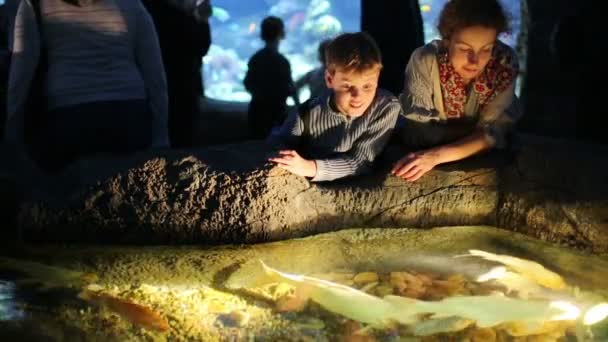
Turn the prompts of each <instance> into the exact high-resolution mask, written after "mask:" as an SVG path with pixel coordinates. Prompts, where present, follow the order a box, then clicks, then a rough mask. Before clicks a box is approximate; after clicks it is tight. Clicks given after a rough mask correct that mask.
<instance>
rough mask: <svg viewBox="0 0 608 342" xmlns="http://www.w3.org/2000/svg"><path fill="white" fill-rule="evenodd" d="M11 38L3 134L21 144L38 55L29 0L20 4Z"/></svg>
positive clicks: (36, 27) (38, 45)
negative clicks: (26, 105) (25, 112)
mask: <svg viewBox="0 0 608 342" xmlns="http://www.w3.org/2000/svg"><path fill="white" fill-rule="evenodd" d="M12 42H13V46H12V56H11V64H10V70H9V80H8V88H7V94H6V96H7V116H6V125H5V128H4V129H5V132H4V133H5V134H4V137H5V139H6V141H7V142H9V143H14V144H22V143H23V135H24V112H23V111H24V110H25V108H24V106H25V104H26V102H27V96H28V95H29V93H30V91H29V90H30V86H31V82H32V78H33V77H34V72H35V71H36V65H37V64H38V62H39V61H38V60H39V58H40V37H39V34H38V25H37V23H36V15H35V13H34V8H33V7H32V4H31V2H30V1H29V0H24V1H21V3H20V4H19V9H18V10H17V16H16V18H15V29H14V30H13V39H12Z"/></svg>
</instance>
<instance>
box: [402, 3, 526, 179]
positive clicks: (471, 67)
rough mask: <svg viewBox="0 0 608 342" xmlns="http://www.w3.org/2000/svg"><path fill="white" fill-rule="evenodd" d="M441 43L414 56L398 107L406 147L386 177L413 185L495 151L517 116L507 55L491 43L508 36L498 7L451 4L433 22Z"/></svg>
mask: <svg viewBox="0 0 608 342" xmlns="http://www.w3.org/2000/svg"><path fill="white" fill-rule="evenodd" d="M438 29H439V32H440V34H441V37H442V39H441V40H435V41H432V42H430V43H428V44H426V45H424V46H422V47H420V48H418V49H416V50H415V51H414V53H413V54H412V56H411V58H410V61H409V63H408V65H407V67H406V71H405V83H404V84H405V86H404V90H403V93H402V94H401V96H400V97H401V103H402V106H403V113H404V116H405V120H404V121H405V122H404V124H403V129H402V131H401V135H402V138H403V140H404V142H405V143H406V145H408V146H409V147H413V148H415V149H418V151H417V152H413V153H409V154H407V155H406V156H404V157H403V158H401V159H400V160H399V161H398V162H397V163H396V164H395V165H394V167H393V169H392V174H394V175H396V176H398V177H401V178H403V179H405V180H406V181H415V180H417V179H419V178H420V177H422V176H423V175H424V174H425V173H427V172H428V171H429V170H431V169H432V168H433V167H435V166H436V165H439V164H442V163H447V162H452V161H457V160H461V159H464V158H467V157H469V156H471V155H474V154H477V153H480V152H482V151H486V150H488V149H491V148H494V147H496V148H502V147H504V146H505V144H506V141H505V140H506V135H507V133H508V132H509V130H510V129H511V127H512V126H513V124H514V123H515V122H516V121H517V120H518V119H519V117H520V116H521V114H520V113H521V111H520V108H519V105H518V101H517V98H516V96H515V93H514V86H515V79H516V76H517V73H518V65H517V57H516V55H515V52H514V51H513V49H512V48H510V47H509V46H507V45H506V44H504V43H502V42H501V41H500V40H498V39H497V37H498V35H499V34H501V33H503V32H506V31H507V30H508V24H507V18H506V16H505V14H504V11H503V9H502V7H501V6H500V4H499V2H498V1H497V0H451V1H449V2H447V3H446V5H445V7H444V8H443V9H442V11H441V14H440V17H439V25H438Z"/></svg>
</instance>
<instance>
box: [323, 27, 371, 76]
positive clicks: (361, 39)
mask: <svg viewBox="0 0 608 342" xmlns="http://www.w3.org/2000/svg"><path fill="white" fill-rule="evenodd" d="M325 65H326V68H327V71H328V72H329V73H330V74H333V73H335V72H336V70H338V69H339V70H340V71H344V72H351V71H354V72H357V73H361V72H365V71H368V70H372V69H375V68H377V69H378V70H381V69H382V57H381V55H380V49H379V48H378V45H376V42H375V41H374V39H373V38H372V37H371V36H370V35H368V34H367V33H365V32H355V33H343V34H341V35H339V36H337V37H336V38H334V39H332V41H331V42H330V43H329V44H328V45H327V47H326V49H325Z"/></svg>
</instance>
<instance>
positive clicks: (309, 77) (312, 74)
mask: <svg viewBox="0 0 608 342" xmlns="http://www.w3.org/2000/svg"><path fill="white" fill-rule="evenodd" d="M330 42H331V40H329V39H326V40H323V41H322V42H320V43H319V47H318V48H317V58H318V59H319V63H320V65H319V66H318V67H317V68H314V69H312V70H310V71H309V72H307V73H305V74H304V75H302V77H300V78H299V79H298V80H296V85H295V87H296V93H298V92H299V90H300V89H301V88H303V87H304V86H308V88H309V89H310V98H311V99H312V98H315V97H319V96H323V95H324V94H325V93H326V92H327V91H329V88H327V84H326V83H325V48H326V47H327V45H328V44H329V43H330Z"/></svg>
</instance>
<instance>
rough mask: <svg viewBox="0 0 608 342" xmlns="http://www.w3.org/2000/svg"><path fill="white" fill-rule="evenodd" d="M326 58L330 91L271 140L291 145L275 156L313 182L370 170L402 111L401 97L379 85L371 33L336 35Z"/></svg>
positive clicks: (379, 66)
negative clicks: (380, 87) (398, 98)
mask: <svg viewBox="0 0 608 342" xmlns="http://www.w3.org/2000/svg"><path fill="white" fill-rule="evenodd" d="M326 62H327V70H326V71H325V81H326V83H327V87H328V88H329V90H330V91H329V92H328V94H326V95H325V96H321V97H317V98H314V99H310V100H309V101H307V102H306V103H305V104H304V105H302V107H301V108H300V111H299V112H295V113H293V115H290V116H289V118H288V119H287V120H286V122H285V124H284V125H283V126H282V127H281V129H280V131H279V133H278V134H277V135H273V136H271V138H270V139H269V142H270V143H277V144H279V146H280V147H282V148H284V147H287V148H289V149H283V150H281V151H279V152H278V155H277V156H275V157H273V158H270V160H271V161H273V162H275V163H277V164H278V166H279V167H281V168H283V169H285V170H288V171H290V172H292V173H294V174H296V175H299V176H303V177H308V178H310V179H311V181H329V180H333V179H337V178H342V177H347V176H352V175H359V174H363V173H366V172H369V171H370V169H371V166H372V163H373V162H374V160H375V159H376V157H377V156H378V155H379V154H380V152H381V151H382V150H383V149H384V146H385V145H386V143H387V142H388V140H389V138H390V136H391V133H392V131H393V129H394V127H395V122H396V120H397V116H398V115H399V113H400V112H401V105H400V104H399V101H398V100H397V98H396V97H395V96H393V95H392V94H391V93H389V92H388V91H385V90H381V89H378V88H377V87H378V77H379V76H380V70H381V69H382V62H381V57H380V51H379V50H378V47H377V46H376V44H375V42H374V40H373V39H372V38H371V37H370V36H369V35H367V34H366V33H363V32H358V33H345V34H342V35H340V36H338V37H337V38H335V39H334V40H332V42H331V43H329V45H328V46H327V50H326Z"/></svg>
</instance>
